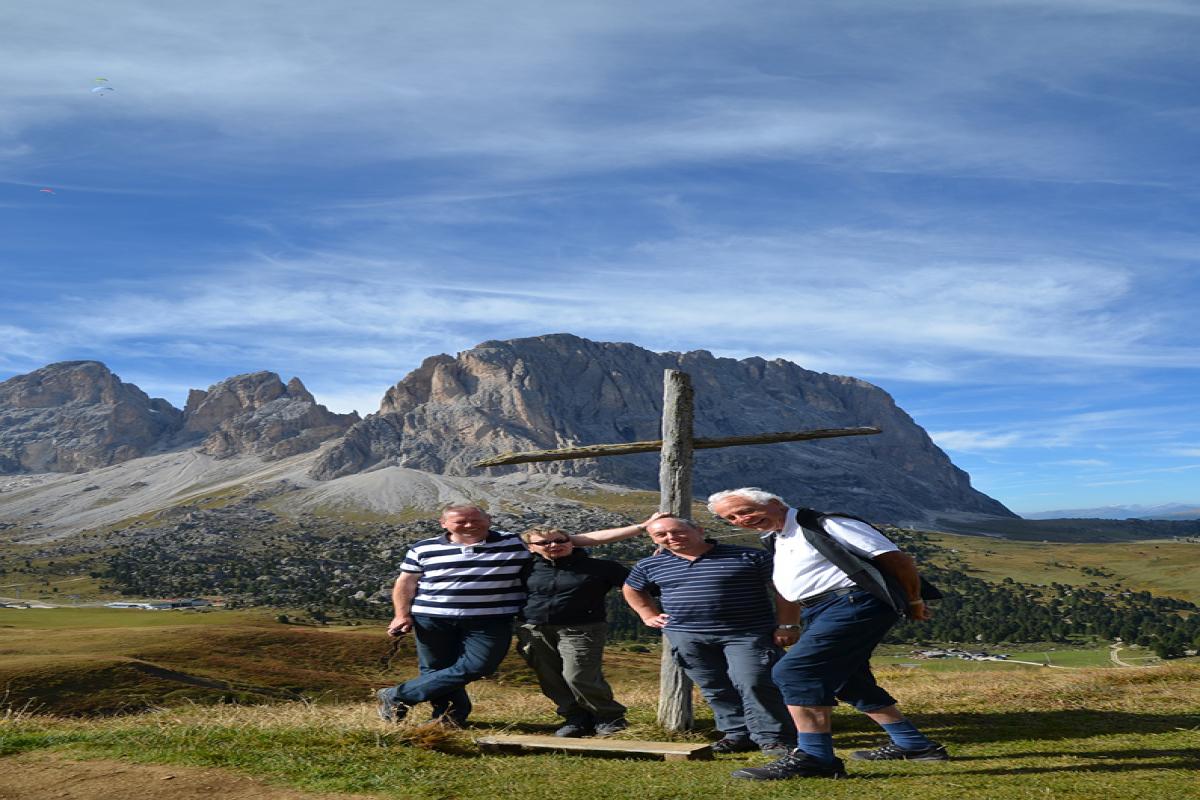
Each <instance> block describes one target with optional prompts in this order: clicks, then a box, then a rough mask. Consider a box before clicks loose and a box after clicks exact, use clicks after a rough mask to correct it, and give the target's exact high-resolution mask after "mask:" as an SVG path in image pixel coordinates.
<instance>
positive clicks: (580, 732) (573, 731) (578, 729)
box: [554, 722, 596, 739]
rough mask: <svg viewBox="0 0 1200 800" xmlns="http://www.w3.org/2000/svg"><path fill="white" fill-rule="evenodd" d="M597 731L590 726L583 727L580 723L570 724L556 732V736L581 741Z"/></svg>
mask: <svg viewBox="0 0 1200 800" xmlns="http://www.w3.org/2000/svg"><path fill="white" fill-rule="evenodd" d="M595 732H596V730H595V729H594V728H593V727H592V726H590V725H581V724H579V723H578V722H568V723H567V724H566V725H563V726H562V727H561V728H559V729H558V730H556V731H555V732H554V735H555V736H559V737H561V738H563V739H579V738H581V737H583V736H591V735H593V734H594V733H595Z"/></svg>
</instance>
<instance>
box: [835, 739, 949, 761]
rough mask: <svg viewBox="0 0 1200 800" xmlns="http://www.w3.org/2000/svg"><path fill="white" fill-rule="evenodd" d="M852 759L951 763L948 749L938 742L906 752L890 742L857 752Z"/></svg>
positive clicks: (852, 754)
mask: <svg viewBox="0 0 1200 800" xmlns="http://www.w3.org/2000/svg"><path fill="white" fill-rule="evenodd" d="M850 757H851V758H855V759H858V760H859V761H949V760H950V754H949V753H947V752H946V748H945V747H943V746H942V745H940V744H938V743H937V742H930V743H929V747H923V748H921V749H920V750H904V749H902V748H901V747H899V746H898V745H897V744H896V743H895V742H888V743H887V744H885V745H884V746H883V747H876V748H875V749H874V750H855V751H854V752H853V753H851V754H850Z"/></svg>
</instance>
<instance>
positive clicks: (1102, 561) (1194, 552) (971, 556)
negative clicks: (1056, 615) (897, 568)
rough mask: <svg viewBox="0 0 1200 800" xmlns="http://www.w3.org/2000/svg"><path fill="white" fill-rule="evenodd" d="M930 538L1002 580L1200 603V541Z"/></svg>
mask: <svg viewBox="0 0 1200 800" xmlns="http://www.w3.org/2000/svg"><path fill="white" fill-rule="evenodd" d="M928 536H929V537H930V538H931V539H932V540H933V541H934V542H935V543H936V544H937V545H939V546H940V547H943V548H945V549H947V550H949V551H951V552H954V553H956V554H957V555H958V557H959V558H960V559H961V561H962V562H963V564H964V565H965V567H966V571H967V572H969V573H970V574H971V575H974V576H975V577H977V578H982V579H983V580H986V581H990V582H993V583H995V582H999V581H1002V580H1004V579H1005V578H1012V579H1013V580H1015V581H1017V582H1019V583H1030V584H1047V583H1065V584H1070V585H1073V586H1086V585H1088V584H1091V583H1097V584H1099V585H1101V586H1106V587H1107V586H1113V587H1116V586H1119V587H1120V588H1122V589H1128V590H1131V591H1135V592H1136V591H1148V592H1150V593H1152V594H1155V595H1165V596H1168V597H1179V598H1182V599H1184V600H1191V601H1192V602H1200V542H1177V541H1139V542H1097V543H1066V542H1030V541H1013V540H1006V539H995V538H990V537H988V538H984V537H980V536H966V535H955V534H946V533H931V534H928Z"/></svg>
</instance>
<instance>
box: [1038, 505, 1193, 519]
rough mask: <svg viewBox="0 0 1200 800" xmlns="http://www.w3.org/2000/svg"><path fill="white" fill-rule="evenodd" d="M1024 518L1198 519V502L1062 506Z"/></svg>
mask: <svg viewBox="0 0 1200 800" xmlns="http://www.w3.org/2000/svg"><path fill="white" fill-rule="evenodd" d="M1021 516H1022V517H1024V518H1025V519H1037V520H1041V519H1200V503H1166V504H1164V505H1158V506H1138V505H1134V506H1101V507H1098V508H1064V509H1058V510H1056V511H1037V512H1029V513H1024V514H1022V515H1021Z"/></svg>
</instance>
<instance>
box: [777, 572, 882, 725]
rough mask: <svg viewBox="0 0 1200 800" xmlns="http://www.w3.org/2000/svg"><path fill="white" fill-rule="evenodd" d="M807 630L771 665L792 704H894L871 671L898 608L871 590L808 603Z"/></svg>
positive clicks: (861, 707) (874, 708)
mask: <svg viewBox="0 0 1200 800" xmlns="http://www.w3.org/2000/svg"><path fill="white" fill-rule="evenodd" d="M802 619H803V621H804V632H803V633H802V634H800V639H799V641H797V642H796V643H795V644H794V645H792V647H791V649H789V650H788V651H787V655H785V656H784V657H783V659H782V660H780V662H779V663H778V664H776V665H775V668H774V669H773V670H772V671H771V675H772V677H774V678H775V683H776V684H778V685H779V688H780V690H781V691H782V692H783V698H784V700H786V701H787V704H788V705H789V706H835V705H837V701H838V700H842V701H843V702H846V703H849V704H850V705H852V706H854V708H856V709H858V710H859V711H878V710H879V709H881V708H887V707H888V706H890V705H895V703H896V699H895V698H894V697H892V696H891V695H890V694H888V693H887V691H885V690H884V689H883V687H881V686H880V685H879V684H878V683H876V682H875V676H874V674H872V673H871V652H872V651H873V650H874V649H875V646H876V645H878V644H879V643H880V642H881V641H883V637H884V636H885V635H887V632H888V629H890V628H891V627H892V625H894V624H895V623H896V620H897V619H898V617H897V616H896V612H895V611H893V610H892V609H891V608H889V607H888V606H887V605H885V604H884V603H883V602H882V601H880V600H878V599H877V598H876V597H875V596H874V595H872V594H871V593H869V592H864V591H855V592H851V593H850V594H848V595H844V596H842V597H832V598H830V599H828V600H824V601H822V602H820V603H817V604H816V605H814V606H812V607H810V608H806V609H804V612H803V616H802Z"/></svg>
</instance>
